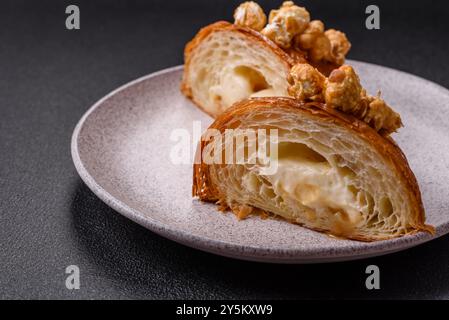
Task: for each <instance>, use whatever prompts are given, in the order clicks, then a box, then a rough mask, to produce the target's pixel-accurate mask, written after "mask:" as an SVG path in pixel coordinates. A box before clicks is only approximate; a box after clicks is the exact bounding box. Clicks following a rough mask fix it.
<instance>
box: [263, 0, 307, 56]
mask: <svg viewBox="0 0 449 320" xmlns="http://www.w3.org/2000/svg"><path fill="white" fill-rule="evenodd" d="M309 21H310V14H309V12H308V11H307V10H306V9H305V8H303V7H298V6H296V5H295V4H294V3H293V2H292V1H286V2H284V3H283V4H282V6H281V7H280V8H279V9H278V10H272V11H271V12H270V17H269V19H268V22H269V23H268V24H267V26H266V27H265V28H264V29H263V30H262V31H261V32H262V34H264V35H265V36H266V37H268V38H269V39H271V40H272V41H274V42H275V43H276V44H278V45H279V46H280V47H282V48H286V49H287V48H290V46H291V44H292V40H293V37H294V36H296V35H297V34H299V33H301V32H303V31H304V30H305V29H306V28H307V26H308V24H309Z"/></svg>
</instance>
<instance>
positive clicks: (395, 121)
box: [363, 94, 402, 135]
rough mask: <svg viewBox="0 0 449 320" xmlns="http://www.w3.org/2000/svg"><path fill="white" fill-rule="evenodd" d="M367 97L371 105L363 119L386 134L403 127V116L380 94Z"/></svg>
mask: <svg viewBox="0 0 449 320" xmlns="http://www.w3.org/2000/svg"><path fill="white" fill-rule="evenodd" d="M379 95H380V94H379ZM367 99H368V102H369V105H368V108H367V112H366V114H365V116H364V117H363V121H365V122H366V123H368V124H369V125H370V126H371V127H373V128H374V129H375V130H376V131H379V132H381V133H383V134H386V135H389V134H390V133H392V132H395V131H396V130H397V129H398V128H400V127H402V121H401V116H400V115H399V114H398V113H397V112H395V111H394V110H393V109H391V108H390V107H389V106H388V105H387V104H386V103H385V101H383V100H382V99H381V98H380V96H377V97H368V98H367Z"/></svg>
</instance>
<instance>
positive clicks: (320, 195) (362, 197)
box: [193, 98, 433, 241]
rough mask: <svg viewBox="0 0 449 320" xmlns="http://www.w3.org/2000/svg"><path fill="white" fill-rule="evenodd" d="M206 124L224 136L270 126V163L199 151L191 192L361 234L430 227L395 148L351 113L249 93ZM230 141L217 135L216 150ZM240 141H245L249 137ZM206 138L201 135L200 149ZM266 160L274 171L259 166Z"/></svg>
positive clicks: (383, 235)
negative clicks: (217, 159)
mask: <svg viewBox="0 0 449 320" xmlns="http://www.w3.org/2000/svg"><path fill="white" fill-rule="evenodd" d="M210 129H216V130H217V131H218V132H219V133H221V135H223V136H224V135H225V132H226V131H228V130H229V129H232V130H234V132H237V133H236V134H237V135H238V134H245V132H246V131H247V130H251V129H255V130H260V129H266V130H267V132H276V135H277V136H276V139H275V140H273V141H276V145H275V147H276V148H275V150H276V152H272V151H273V149H272V148H271V147H270V148H266V150H267V152H268V153H267V156H268V158H269V159H270V160H271V161H269V162H271V163H267V162H261V161H247V162H245V161H243V162H242V161H236V162H235V163H211V162H207V161H204V158H202V160H203V161H201V163H198V164H195V165H194V181H193V193H194V195H195V196H198V197H199V198H200V199H201V200H204V201H214V202H219V203H220V206H221V207H225V208H226V207H228V208H231V209H234V208H244V210H245V212H251V210H248V208H256V209H258V210H257V211H258V212H261V211H262V212H267V213H272V214H274V215H276V216H279V217H282V218H284V219H286V220H288V221H290V222H293V223H297V224H300V225H302V226H304V227H307V228H310V229H313V230H317V231H322V232H326V233H328V234H332V235H336V236H339V237H343V238H348V239H355V240H362V241H374V240H382V239H389V238H393V237H397V236H402V235H405V234H410V233H414V232H418V231H429V232H433V228H432V227H431V226H428V225H426V224H425V222H424V220H425V217H424V209H423V204H422V200H421V195H420V191H419V187H418V184H417V181H416V179H415V176H414V175H413V173H412V171H411V170H410V168H409V165H408V163H407V160H406V158H405V156H404V155H403V153H402V152H401V150H400V149H399V147H398V146H397V145H396V144H395V143H394V142H393V140H392V139H391V138H389V137H383V136H381V135H379V134H378V133H377V132H375V131H374V130H373V129H372V128H371V127H369V126H368V125H366V124H365V123H363V122H362V121H360V120H358V119H356V118H353V117H351V116H348V115H344V114H342V113H339V112H338V111H336V110H333V109H330V108H326V106H325V105H322V104H318V103H308V104H304V103H301V102H299V101H296V100H294V99H291V98H254V99H249V100H244V101H241V102H239V103H237V104H236V105H234V106H233V107H232V108H231V109H229V110H228V111H226V112H225V113H223V114H222V115H220V116H219V117H218V118H217V119H216V120H215V122H214V123H213V124H212V125H211V126H210ZM236 129H238V130H236ZM274 130H275V131H274ZM236 140H237V139H228V140H226V139H223V140H222V143H219V144H216V145H218V146H219V147H220V148H222V149H220V150H215V152H216V154H217V153H222V152H224V151H225V150H226V148H227V149H228V150H232V147H231V148H229V145H228V146H227V144H229V143H235V141H236ZM226 141H228V142H226ZM241 141H246V144H245V146H248V145H249V142H250V141H248V138H246V139H241ZM270 141H271V140H270ZM211 143H213V141H212V140H211V139H204V140H202V142H201V144H200V147H199V152H200V153H201V154H202V156H204V154H203V153H204V151H205V150H207V149H208V146H209V144H211ZM241 147H242V146H239V145H237V146H234V147H233V148H234V150H236V149H238V148H241ZM270 150H271V151H270ZM251 152H255V151H254V149H253V151H250V150H249V148H247V150H246V152H245V153H244V154H245V157H246V159H254V158H255V157H254V155H251ZM237 160H239V159H237ZM240 160H241V159H240ZM273 164H274V166H275V167H276V170H274V171H273V170H266V169H267V166H273Z"/></svg>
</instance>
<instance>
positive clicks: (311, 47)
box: [234, 1, 351, 65]
mask: <svg viewBox="0 0 449 320" xmlns="http://www.w3.org/2000/svg"><path fill="white" fill-rule="evenodd" d="M234 19H235V22H234V23H235V24H236V25H239V26H244V27H248V28H251V29H253V30H256V31H259V32H261V33H262V34H263V35H265V36H266V37H267V38H269V39H270V40H272V41H273V42H275V43H276V44H277V45H279V46H280V47H281V48H283V49H290V48H294V49H299V50H301V51H305V52H307V53H308V57H309V59H310V60H311V61H312V62H314V63H318V62H321V61H325V62H330V63H335V64H337V65H341V64H343V63H344V60H345V55H346V54H347V53H348V51H349V49H350V48H351V43H350V42H349V41H348V39H347V38H346V35H345V34H344V33H343V32H340V31H337V30H334V29H329V30H327V31H325V28H324V24H323V22H321V21H319V20H312V21H311V20H310V14H309V12H308V11H307V10H306V9H305V8H303V7H299V6H297V5H295V4H294V3H293V2H292V1H286V2H284V3H283V4H282V6H281V7H280V8H279V9H278V10H272V11H271V12H270V15H269V19H268V24H267V25H265V24H266V21H267V17H266V15H265V13H264V12H263V10H262V8H261V7H260V6H259V5H258V4H257V3H255V2H253V1H249V2H245V3H242V4H241V5H240V6H239V7H238V8H237V9H236V10H235V12H234Z"/></svg>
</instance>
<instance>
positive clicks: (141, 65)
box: [0, 0, 449, 299]
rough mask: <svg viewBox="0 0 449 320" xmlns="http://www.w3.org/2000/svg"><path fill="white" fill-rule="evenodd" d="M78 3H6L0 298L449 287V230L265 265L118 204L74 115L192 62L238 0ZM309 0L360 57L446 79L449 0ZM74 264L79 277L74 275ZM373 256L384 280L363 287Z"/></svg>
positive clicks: (2, 22)
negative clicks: (379, 251) (88, 175)
mask: <svg viewBox="0 0 449 320" xmlns="http://www.w3.org/2000/svg"><path fill="white" fill-rule="evenodd" d="M70 3H71V2H68V1H34V2H33V1H31V0H30V1H26V2H23V1H22V2H21V1H10V2H6V1H2V2H1V3H0V110H1V117H0V191H1V193H0V298H276V299H278V298H376V299H377V298H446V299H448V298H449V250H448V249H447V248H448V247H449V237H448V236H445V237H443V238H440V239H437V240H435V241H432V242H431V243H428V244H424V245H422V246H419V247H417V248H414V249H410V250H407V251H405V252H401V253H397V254H394V255H389V256H385V257H380V258H375V259H369V260H363V261H355V262H348V263H337V264H326V265H302V266H301V265H299V266H294V265H286V266H283V265H267V264H256V263H250V262H242V261H236V260H231V259H226V258H222V257H218V256H213V255H210V254H206V253H203V252H199V251H195V250H193V249H190V248H186V247H184V246H181V245H178V244H176V243H173V242H170V241H168V240H166V239H164V238H161V237H159V236H157V235H154V234H152V233H151V232H149V231H147V230H145V229H143V228H142V227H140V226H138V225H136V224H134V223H132V222H130V221H128V220H126V219H125V218H123V217H122V216H120V215H119V214H117V213H116V212H114V211H113V210H112V209H109V208H108V207H107V206H106V205H104V204H103V203H102V202H101V201H100V200H99V199H97V198H96V197H95V196H94V195H93V194H92V193H91V192H90V191H89V189H88V188H87V187H86V186H84V184H83V183H82V182H81V181H80V179H79V178H78V176H77V173H76V171H75V169H74V167H73V164H72V162H71V157H70V136H71V133H72V130H73V128H74V126H75V124H76V122H77V121H78V119H79V118H80V117H81V116H82V114H83V113H84V112H85V111H86V110H87V109H88V107H89V106H90V105H92V104H93V103H94V102H95V101H96V100H98V99H99V98H101V97H102V96H104V95H105V94H106V93H108V92H109V91H111V90H113V89H115V88H116V87H117V86H119V85H121V84H123V83H126V82H128V81H130V80H132V79H135V78H137V77H139V76H142V75H145V74H148V73H150V72H153V71H156V70H159V69H162V68H166V67H170V66H173V65H177V64H180V63H182V49H183V46H184V43H185V42H186V41H187V40H189V39H190V38H191V37H192V36H193V35H194V33H195V31H196V30H197V29H198V28H199V27H200V26H202V25H204V24H207V23H209V22H213V21H215V20H217V19H230V17H231V14H232V8H233V7H234V5H235V4H236V3H237V2H236V1H226V0H220V1H218V0H207V1H200V0H195V1H128V2H125V1H76V3H77V4H78V5H79V6H80V9H81V30H79V31H68V30H66V29H65V26H64V21H65V17H66V16H65V14H64V11H65V6H66V5H68V4H70ZM261 3H263V4H264V7H265V9H269V8H273V7H275V6H277V4H278V2H275V1H263V2H262V1H261ZM301 3H304V4H305V5H306V6H307V7H308V9H309V10H310V11H311V12H312V16H313V17H315V18H319V19H323V20H325V21H326V22H327V25H328V26H331V27H335V28H338V29H342V30H344V31H345V32H346V33H347V34H348V36H349V38H350V39H351V41H352V43H353V50H352V51H351V53H350V56H349V57H350V58H352V59H356V60H362V61H367V62H373V63H377V64H382V65H386V66H389V67H393V68H396V69H400V70H404V71H407V72H410V73H414V74H416V75H419V76H422V77H424V78H427V79H430V80H432V81H435V82H437V83H439V84H441V85H443V86H445V87H449V77H448V74H449V64H448V63H447V52H449V41H448V32H449V27H448V24H449V23H448V20H447V19H448V17H449V10H448V6H447V5H445V3H447V2H446V1H426V2H425V7H424V2H422V1H420V2H418V1H416V2H410V1H394V2H393V1H388V2H387V1H375V2H374V3H376V4H378V5H379V6H380V8H381V28H382V29H381V30H380V31H368V30H366V29H365V28H364V17H365V15H364V8H365V7H366V4H369V3H368V2H360V1H355V0H354V1H330V0H329V1H304V2H301ZM343 3H344V6H343ZM423 108H425V106H423ZM417 152H419V151H417ZM444 214H449V213H444ZM70 264H76V265H78V266H79V267H80V269H81V289H80V290H75V291H69V290H67V289H66V288H65V285H64V281H65V276H66V275H65V273H64V269H65V267H66V266H68V265H70ZM368 264H377V265H378V266H379V267H380V269H381V286H382V289H381V290H379V291H375V292H372V291H368V290H366V289H365V287H364V281H365V274H364V271H365V267H366V266H367V265H368Z"/></svg>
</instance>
